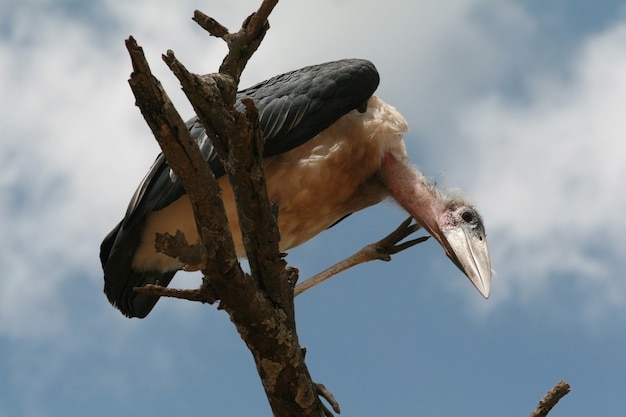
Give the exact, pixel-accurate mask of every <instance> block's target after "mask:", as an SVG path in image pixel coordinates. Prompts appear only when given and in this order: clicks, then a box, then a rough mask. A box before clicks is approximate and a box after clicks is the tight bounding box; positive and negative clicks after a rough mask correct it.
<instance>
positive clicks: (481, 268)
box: [441, 224, 493, 298]
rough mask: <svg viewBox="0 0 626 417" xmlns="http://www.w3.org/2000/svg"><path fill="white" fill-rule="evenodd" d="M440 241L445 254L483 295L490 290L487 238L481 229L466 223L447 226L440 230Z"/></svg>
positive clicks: (486, 295) (490, 271) (490, 272)
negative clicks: (441, 237) (441, 240)
mask: <svg viewBox="0 0 626 417" xmlns="http://www.w3.org/2000/svg"><path fill="white" fill-rule="evenodd" d="M441 232H442V234H443V237H444V240H445V242H441V244H442V246H443V247H444V249H445V250H446V255H448V258H450V260H451V261H452V262H454V264H455V265H456V266H457V267H458V268H459V269H460V270H461V271H463V273H464V274H465V275H467V277H468V278H469V280H470V281H471V282H472V284H473V285H474V287H476V289H477V290H478V292H480V293H481V294H482V295H483V297H485V298H489V293H490V292H491V275H492V273H493V271H492V270H491V260H490V259H489V249H488V248H487V238H486V237H485V234H484V232H483V231H482V230H477V229H476V228H473V227H471V226H470V225H467V224H461V225H458V226H454V227H449V228H446V229H444V230H442V231H441Z"/></svg>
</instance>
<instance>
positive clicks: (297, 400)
mask: <svg viewBox="0 0 626 417" xmlns="http://www.w3.org/2000/svg"><path fill="white" fill-rule="evenodd" d="M276 3H277V0H271V1H270V0H266V1H264V2H263V3H262V5H261V7H260V8H259V10H258V11H257V12H256V13H254V14H253V15H252V16H250V17H249V18H248V19H246V21H245V22H244V24H243V27H242V28H241V30H240V31H238V32H237V33H232V34H231V33H228V31H227V30H226V28H224V27H223V26H222V25H220V24H219V23H218V22H217V21H215V20H214V19H210V18H209V19H208V20H205V22H207V21H209V22H211V23H209V24H208V26H210V30H209V33H210V34H212V35H213V36H219V37H221V38H223V39H224V40H225V41H226V42H227V43H228V46H229V53H228V55H227V57H226V58H225V59H224V62H223V63H222V65H221V67H220V74H211V75H208V76H199V75H195V74H191V73H189V72H188V71H187V70H186V69H185V67H184V66H183V65H182V64H181V63H180V62H179V61H178V60H177V59H176V57H175V56H174V54H173V53H172V52H171V51H169V52H168V53H167V54H166V55H165V56H164V60H165V61H166V63H167V64H168V66H169V67H170V68H171V69H172V71H173V72H174V74H175V75H176V76H177V77H178V78H179V80H180V82H181V84H182V86H183V91H184V92H185V94H186V95H187V97H188V98H189V100H190V102H191V103H192V105H193V107H194V109H195V110H196V113H197V115H198V118H199V119H200V121H201V123H202V124H203V126H204V127H205V129H206V131H207V134H208V135H209V137H210V138H211V140H212V141H213V143H214V146H215V149H216V151H217V152H218V155H219V156H220V158H221V159H222V161H223V162H224V166H225V168H226V170H227V172H228V174H229V179H230V181H231V185H232V187H233V189H234V191H235V196H236V202H237V209H238V214H239V218H240V225H241V229H242V233H243V238H244V239H243V240H244V245H245V247H246V251H247V254H248V258H249V260H250V263H251V266H252V268H251V272H252V276H249V275H247V274H244V273H243V272H242V270H241V268H240V266H239V263H238V261H237V259H236V254H235V250H234V244H233V241H232V237H231V235H230V230H229V228H228V222H227V219H226V215H225V213H224V207H223V203H222V202H221V199H220V196H221V192H220V189H219V186H218V184H217V181H216V179H215V177H214V176H213V174H212V172H211V171H210V169H209V167H208V164H207V163H206V161H205V160H204V158H203V156H202V154H201V152H200V150H199V149H198V146H197V144H196V143H195V142H194V141H193V139H192V138H191V136H190V133H189V132H188V130H187V128H186V127H185V124H184V123H183V121H182V119H181V118H180V116H179V115H178V113H177V112H176V110H175V109H174V106H173V105H172V103H171V101H170V100H169V98H168V97H167V94H166V93H165V92H164V90H163V88H162V87H161V84H160V82H159V81H158V80H157V79H156V78H155V77H154V76H153V75H152V73H151V72H150V68H149V66H148V63H147V62H146V60H145V57H144V55H143V52H142V50H141V48H140V47H139V46H138V45H137V43H136V42H135V40H134V39H133V38H130V39H129V40H128V41H127V48H128V51H129V53H130V56H131V60H132V62H133V69H134V71H133V74H132V75H131V79H130V81H129V83H130V85H131V88H132V89H133V93H134V94H135V97H136V99H137V105H138V106H139V107H140V109H141V111H142V114H143V115H144V118H145V119H146V121H147V123H148V125H149V126H150V128H151V129H152V131H153V133H154V135H155V137H156V139H157V140H158V142H159V145H160V146H161V148H162V149H163V153H164V154H165V157H166V158H167V160H168V163H169V164H170V166H171V168H172V170H173V171H174V172H175V173H176V175H178V177H179V179H180V181H181V182H182V184H183V186H184V188H185V190H186V192H187V194H188V196H189V199H190V200H191V202H192V207H193V209H194V214H195V217H196V223H197V226H198V233H199V236H200V239H201V242H202V244H203V245H204V246H205V251H204V252H205V254H206V262H205V263H204V265H205V267H204V268H203V270H202V272H203V274H204V275H205V278H204V280H203V285H202V287H201V289H200V290H199V292H200V294H198V293H197V292H193V293H190V292H188V291H185V292H174V293H172V292H171V291H167V290H166V289H163V288H154V287H152V288H149V290H151V291H161V294H162V295H176V296H184V297H188V296H189V297H192V298H193V297H197V298H195V299H196V300H200V301H207V302H212V301H210V300H213V298H219V299H220V307H221V308H223V309H224V310H225V311H227V312H228V314H229V315H230V318H231V320H232V321H233V323H234V324H235V325H236V327H237V330H238V331H239V333H240V335H241V337H242V338H243V339H244V341H245V343H246V344H247V346H248V348H249V349H250V351H251V353H252V355H253V357H254V360H255V362H256V365H257V370H258V372H259V375H260V377H261V380H262V383H263V387H264V388H265V392H266V394H267V397H268V400H269V402H270V406H271V408H272V411H273V413H274V415H276V416H292V415H299V416H322V415H324V407H323V406H322V404H321V402H320V399H319V397H318V390H317V387H316V385H315V384H314V383H313V382H312V380H311V377H310V375H309V372H308V369H307V368H306V365H305V363H304V356H303V354H302V350H301V348H300V346H299V343H298V336H297V333H296V330H295V318H294V309H293V285H294V283H295V281H296V279H297V278H296V276H295V270H293V269H286V264H285V262H284V260H283V259H282V257H281V256H280V254H279V252H278V230H277V227H276V224H275V219H274V216H273V213H272V207H271V205H270V203H269V198H267V193H266V191H265V183H264V177H263V170H262V152H263V148H262V141H261V134H260V131H259V128H258V117H257V114H256V109H255V108H254V106H253V104H252V102H244V103H243V104H244V106H245V107H246V110H247V111H246V113H245V114H244V113H241V112H239V111H237V110H236V109H235V108H234V104H235V94H236V91H237V84H238V81H239V77H240V75H241V72H242V71H243V68H244V67H245V65H246V63H247V61H248V59H249V58H250V57H251V56H252V54H253V53H254V51H255V50H256V49H257V47H258V46H259V44H260V42H261V40H262V39H263V36H264V35H265V32H266V31H267V29H268V28H269V24H268V23H267V16H268V15H269V13H270V12H271V10H272V9H273V7H274V6H275V4H276ZM223 138H227V140H222V139H223ZM171 250H172V248H171V247H170V248H168V251H171ZM185 256H186V255H185ZM141 291H145V290H141ZM207 294H208V298H203V297H205V296H207ZM213 301H214V300H213Z"/></svg>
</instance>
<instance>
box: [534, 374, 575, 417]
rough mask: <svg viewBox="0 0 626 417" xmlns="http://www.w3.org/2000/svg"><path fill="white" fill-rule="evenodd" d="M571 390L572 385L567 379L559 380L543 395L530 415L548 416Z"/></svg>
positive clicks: (535, 416)
mask: <svg viewBox="0 0 626 417" xmlns="http://www.w3.org/2000/svg"><path fill="white" fill-rule="evenodd" d="M569 392H570V386H569V384H568V383H567V382H565V381H559V382H557V383H556V385H554V386H553V387H552V389H550V391H548V392H547V393H546V395H544V396H543V398H542V399H541V401H539V404H538V405H537V407H536V408H535V410H534V411H533V412H532V413H531V414H530V417H546V416H547V415H548V413H549V412H550V410H552V408H553V407H554V406H555V405H556V403H558V402H559V400H560V399H561V398H563V397H564V396H565V395H567V394H568V393H569Z"/></svg>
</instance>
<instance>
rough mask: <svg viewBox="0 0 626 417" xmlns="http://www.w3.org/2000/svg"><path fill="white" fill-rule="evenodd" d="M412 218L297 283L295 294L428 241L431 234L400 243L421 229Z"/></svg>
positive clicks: (388, 259)
mask: <svg viewBox="0 0 626 417" xmlns="http://www.w3.org/2000/svg"><path fill="white" fill-rule="evenodd" d="M412 220H413V219H412V218H411V217H409V218H408V219H406V220H405V221H403V222H402V224H401V225H400V226H398V228H397V229H396V230H394V231H393V232H391V233H390V234H389V235H387V236H386V237H384V238H383V239H381V240H379V241H378V242H376V243H372V244H370V245H367V246H365V247H364V248H362V249H361V250H359V251H358V252H356V253H355V254H354V255H352V256H350V257H348V258H346V259H344V260H343V261H341V262H338V263H336V264H335V265H333V266H331V267H330V268H327V269H325V270H324V271H322V272H320V273H319V274H317V275H315V276H313V277H311V278H309V279H307V280H306V281H304V282H302V283H300V284H298V285H296V288H295V289H294V296H295V295H298V294H302V293H303V292H305V291H306V290H308V289H310V288H313V287H314V286H316V285H317V284H320V283H322V282H324V281H326V280H327V279H328V278H330V277H332V276H333V275H337V274H338V273H340V272H342V271H345V270H346V269H348V268H352V267H353V266H356V265H359V264H362V263H365V262H369V261H374V260H377V259H378V260H381V261H390V260H391V255H394V254H396V253H398V252H400V251H403V250H405V249H407V248H410V247H411V246H415V245H417V244H418V243H422V242H424V241H426V240H427V239H428V238H429V236H422V237H419V238H417V239H413V240H409V241H407V242H404V243H398V242H400V241H401V240H402V239H404V238H405V237H407V236H409V235H410V234H412V233H414V232H416V231H417V230H419V229H420V227H421V226H420V225H419V224H418V223H415V224H411V221H412Z"/></svg>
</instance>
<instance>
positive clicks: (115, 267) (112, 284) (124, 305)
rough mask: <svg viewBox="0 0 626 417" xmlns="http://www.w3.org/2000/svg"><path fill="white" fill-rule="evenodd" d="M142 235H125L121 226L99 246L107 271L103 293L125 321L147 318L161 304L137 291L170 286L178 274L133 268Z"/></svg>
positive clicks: (156, 299)
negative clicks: (147, 286)
mask: <svg viewBox="0 0 626 417" xmlns="http://www.w3.org/2000/svg"><path fill="white" fill-rule="evenodd" d="M138 243H139V233H133V230H130V231H126V230H123V228H122V222H120V223H119V224H118V225H117V226H116V227H115V228H113V230H112V231H111V232H110V233H109V234H108V235H107V236H106V237H105V238H104V240H103V241H102V245H100V261H101V263H102V269H103V270H104V293H105V294H106V296H107V298H108V299H109V302H110V303H111V304H112V305H114V306H115V307H117V308H118V309H119V310H120V311H121V312H122V314H124V315H125V316H126V317H139V318H144V317H146V316H147V315H148V313H150V311H151V310H152V308H153V307H154V305H155V304H156V303H157V301H159V298H160V297H159V296H156V295H151V294H141V293H138V292H137V291H135V290H134V288H135V287H142V286H144V285H146V284H157V283H158V284H160V285H163V286H167V285H169V283H170V281H171V280H172V278H173V277H174V274H176V272H177V271H175V270H174V271H138V270H135V269H133V267H132V259H133V255H134V251H135V248H136V247H137V245H138Z"/></svg>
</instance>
